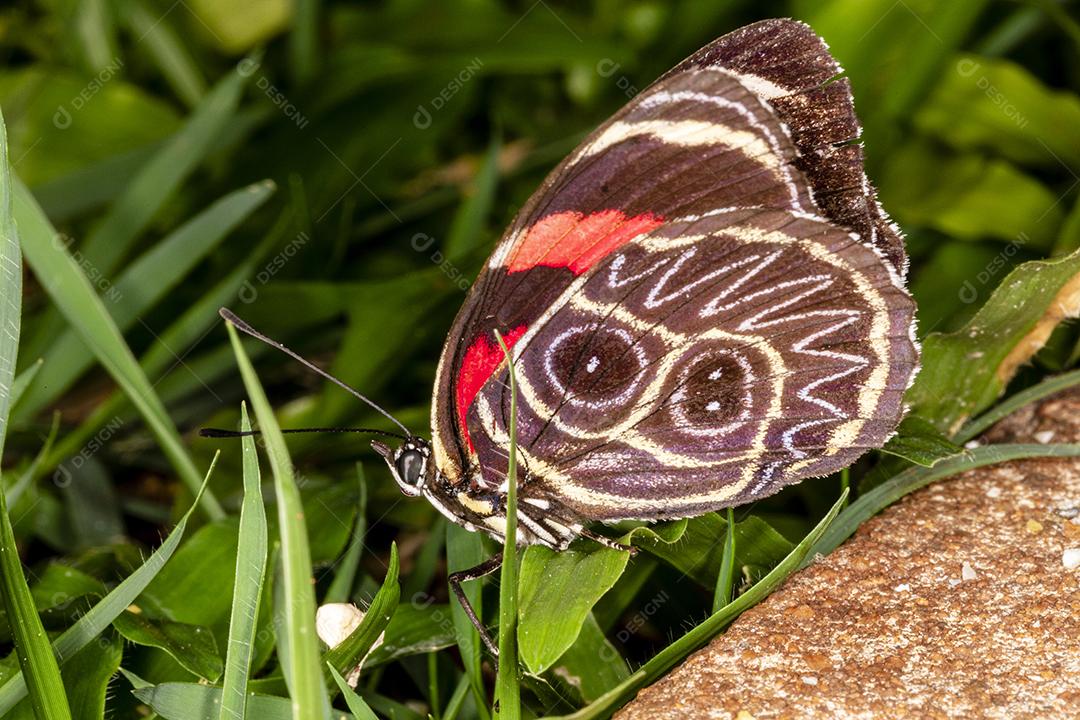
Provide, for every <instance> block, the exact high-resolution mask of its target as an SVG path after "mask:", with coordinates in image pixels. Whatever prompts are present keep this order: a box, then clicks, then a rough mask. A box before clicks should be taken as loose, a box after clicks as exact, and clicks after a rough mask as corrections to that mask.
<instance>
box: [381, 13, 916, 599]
mask: <svg viewBox="0 0 1080 720" xmlns="http://www.w3.org/2000/svg"><path fill="white" fill-rule="evenodd" d="M839 73H840V67H839V65H838V64H837V63H836V61H835V60H834V59H833V58H832V57H831V56H830V55H829V52H828V49H827V47H826V45H825V43H824V42H823V41H822V40H821V38H819V37H818V36H817V35H816V34H815V33H814V32H813V31H812V30H811V29H810V28H809V27H808V26H806V25H803V24H801V23H798V22H795V21H792V20H766V21H763V22H759V23H756V24H754V25H750V26H747V27H744V28H741V29H740V30H737V31H735V32H733V33H731V34H728V35H725V36H724V37H721V38H719V39H718V40H716V41H714V42H713V43H711V44H710V45H708V46H706V47H705V48H703V49H702V50H700V51H699V52H697V53H695V54H694V55H693V56H691V57H690V58H688V59H687V60H685V61H684V62H682V63H680V64H679V65H678V66H676V67H675V68H674V69H672V70H671V71H669V72H668V73H667V74H665V75H664V76H663V77H661V78H660V79H659V80H657V81H656V82H655V83H654V84H653V85H652V86H650V87H649V88H647V89H646V90H645V91H643V92H642V93H641V94H639V95H638V96H636V97H635V98H634V99H633V100H631V101H630V102H629V103H628V104H627V105H626V106H625V107H624V108H623V109H622V110H620V111H619V112H618V113H616V114H615V115H614V116H613V117H612V118H611V119H609V120H608V121H607V122H606V123H604V124H603V125H602V126H600V127H599V128H598V129H597V130H596V131H595V132H593V133H592V134H591V135H590V136H589V137H588V138H586V140H585V141H584V142H583V143H582V144H581V145H580V146H579V147H578V148H577V149H576V150H575V151H574V152H573V153H572V154H571V155H570V156H569V157H567V158H566V159H565V160H564V161H563V162H562V163H561V164H560V165H559V166H558V167H557V168H555V170H554V171H552V173H551V174H550V175H549V176H548V177H547V179H546V180H545V181H544V183H543V185H542V186H541V188H540V189H539V191H537V193H536V194H535V195H534V196H533V197H532V198H531V199H530V200H529V202H528V203H527V204H526V205H525V206H524V207H523V208H522V210H521V212H520V213H519V214H518V216H517V218H516V219H515V221H514V223H513V225H512V226H511V227H510V228H509V230H508V231H507V232H506V234H505V235H504V237H503V239H502V240H501V241H500V243H499V244H498V246H497V247H496V249H495V252H494V253H493V255H492V256H491V258H490V260H489V261H488V263H487V265H486V266H485V268H484V270H483V271H482V273H481V274H480V277H479V278H478V279H477V281H476V283H475V284H474V286H473V287H472V289H471V291H470V293H469V295H468V297H467V299H466V301H465V304H464V306H463V307H462V309H461V311H460V313H459V314H458V316H457V319H456V320H455V322H454V325H453V327H452V329H451V331H450V334H449V338H448V340H447V342H446V345H445V347H444V349H443V353H442V357H441V360H440V363H439V370H438V377H437V380H436V384H435V393H434V401H433V405H432V432H433V437H432V440H431V442H430V444H429V443H428V442H426V441H424V440H422V439H420V438H416V437H410V438H409V439H408V440H406V441H405V442H404V444H403V445H402V446H400V447H398V448H396V449H391V448H390V447H388V446H386V445H384V444H382V443H378V442H376V443H374V445H375V448H376V450H378V451H379V452H380V453H381V454H382V455H383V456H384V458H385V459H386V461H387V463H388V465H389V466H390V469H391V472H392V473H393V475H394V477H395V479H396V480H397V482H398V484H399V486H400V487H401V489H402V490H403V491H404V492H406V493H407V494H410V495H415V496H423V497H425V498H427V499H428V500H429V501H430V502H431V503H432V504H433V505H434V506H435V507H436V508H438V510H439V511H440V512H442V513H443V514H444V515H446V516H447V517H449V518H450V519H451V520H453V521H455V522H457V523H459V524H461V525H463V526H465V527H466V528H468V529H470V530H483V531H486V532H488V533H489V534H491V535H493V536H494V537H496V538H502V536H503V532H504V530H505V499H506V493H507V487H506V477H507V473H508V454H509V453H508V450H509V427H508V418H509V416H510V393H509V382H508V372H509V369H508V364H507V362H506V358H505V356H504V354H503V352H502V350H501V349H500V347H499V345H498V344H497V339H496V335H495V333H496V332H498V333H499V334H501V335H502V336H503V338H504V339H505V342H506V343H507V344H508V346H509V347H510V354H511V356H512V359H513V365H514V370H515V376H516V379H517V382H518V386H519V396H518V421H517V439H518V442H517V444H518V450H517V453H518V454H517V457H518V468H517V477H518V531H517V532H518V534H517V537H518V539H519V541H520V542H522V543H526V544H533V543H538V544H543V545H547V546H550V547H553V548H556V549H563V548H565V547H566V546H567V545H568V544H569V543H570V542H571V541H573V540H574V539H575V538H577V537H581V536H586V537H593V538H594V539H598V540H600V541H602V542H603V541H604V539H603V538H602V536H597V535H594V534H593V533H592V532H590V530H589V529H588V525H589V524H590V523H593V522H597V521H602V522H607V521H615V520H620V519H642V520H659V519H665V518H680V517H691V516H696V515H700V514H703V513H706V512H709V511H713V510H717V509H720V508H724V507H730V506H733V505H738V504H742V503H745V502H749V501H751V500H755V499H758V498H761V497H765V496H767V495H771V494H773V493H775V492H777V491H778V490H780V489H781V488H782V487H784V486H785V485H788V484H791V483H795V482H798V481H800V480H802V479H805V478H809V477H816V476H822V475H827V474H829V473H832V472H835V471H837V470H839V469H841V468H844V467H846V466H847V465H849V464H851V463H852V462H853V461H854V460H855V459H856V458H858V457H859V456H860V455H862V454H863V453H864V452H866V451H867V450H869V449H872V448H878V447H881V446H882V445H883V444H884V443H885V441H886V440H887V439H888V438H889V437H890V436H891V434H892V433H893V432H894V431H895V428H896V426H897V424H898V423H899V421H900V419H901V416H902V415H903V412H904V405H903V401H902V397H903V394H904V391H905V390H906V389H907V387H908V386H909V384H910V383H911V381H912V378H913V376H914V374H915V372H916V369H917V364H918V348H917V345H916V343H915V340H914V310H915V308H914V304H913V302H912V300H911V298H910V296H909V295H908V292H907V290H906V289H905V286H904V276H905V273H906V264H907V261H906V256H905V253H904V246H903V238H902V237H901V235H900V233H899V231H898V229H897V228H896V227H895V226H894V225H893V224H891V223H890V222H889V220H888V218H887V216H886V215H885V213H884V211H883V210H882V209H881V207H880V205H879V204H878V202H877V200H876V197H875V192H874V190H873V188H872V187H871V186H870V184H869V182H868V181H867V178H866V175H865V173H864V170H863V154H862V147H861V145H860V144H859V143H858V142H857V140H858V137H859V133H860V128H859V124H858V121H857V119H856V117H855V113H854V108H853V103H852V96H851V89H850V85H849V83H848V81H847V80H846V79H844V78H839V77H837V75H838V74H839ZM494 567H497V559H496V560H495V561H493V563H488V564H487V565H485V566H482V567H481V568H477V570H478V571H479V572H477V573H473V574H471V575H468V577H475V576H478V575H479V574H482V573H483V572H486V571H490V570H492V569H494ZM457 579H462V578H460V577H459V578H457ZM459 596H460V594H459Z"/></svg>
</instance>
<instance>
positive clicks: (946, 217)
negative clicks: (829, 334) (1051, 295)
mask: <svg viewBox="0 0 1080 720" xmlns="http://www.w3.org/2000/svg"><path fill="white" fill-rule="evenodd" d="M913 177H918V178H920V182H919V183H913V182H911V178H913ZM916 185H918V187H916ZM881 196H882V198H883V199H884V202H885V204H886V205H887V206H888V207H889V210H890V211H891V212H892V213H893V214H894V215H895V216H896V218H897V219H898V220H900V221H901V222H903V223H904V224H905V225H915V226H920V227H926V228H932V229H934V230H938V231H940V232H943V233H945V234H946V235H949V236H951V237H954V238H959V239H964V240H980V239H983V238H995V239H997V240H1002V241H1004V242H1007V243H1011V244H1012V246H1014V247H1013V248H1012V250H1002V255H1003V257H1002V261H1006V260H1008V259H1009V258H1010V257H1011V256H1012V255H1013V254H1014V253H1015V252H1016V251H1018V250H1020V249H1027V250H1029V251H1030V250H1043V251H1046V250H1049V249H1050V248H1051V247H1052V246H1053V244H1054V242H1055V240H1056V239H1057V236H1058V230H1059V228H1060V227H1061V222H1062V218H1063V215H1062V211H1061V208H1060V207H1059V203H1058V194H1057V193H1056V192H1054V191H1053V190H1051V189H1050V188H1048V187H1046V186H1045V185H1043V184H1042V183H1041V182H1040V181H1039V180H1037V179H1036V178H1035V177H1033V176H1031V175H1028V174H1026V173H1024V172H1023V171H1021V170H1020V169H1018V168H1017V167H1016V166H1015V165H1013V164H1011V163H1009V162H1007V161H1005V160H1001V159H997V158H986V157H982V156H979V155H960V156H954V155H950V154H949V153H948V152H947V151H944V150H942V149H941V148H940V146H936V145H932V144H930V143H927V142H925V141H912V142H909V143H907V144H906V145H904V146H903V147H902V148H900V149H898V151H897V152H896V153H895V154H894V155H893V159H892V161H891V162H890V163H889V165H888V167H887V168H886V169H885V172H884V175H883V177H882V180H881ZM991 269H993V268H991Z"/></svg>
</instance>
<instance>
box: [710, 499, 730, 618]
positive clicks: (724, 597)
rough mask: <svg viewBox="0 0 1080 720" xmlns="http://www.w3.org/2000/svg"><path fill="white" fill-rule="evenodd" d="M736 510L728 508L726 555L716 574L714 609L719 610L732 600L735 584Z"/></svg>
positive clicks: (725, 539) (725, 541)
mask: <svg viewBox="0 0 1080 720" xmlns="http://www.w3.org/2000/svg"><path fill="white" fill-rule="evenodd" d="M734 569H735V511H734V510H733V509H732V508H728V510H727V532H726V533H725V537H724V557H723V559H721V561H720V573H719V575H717V576H716V592H715V593H714V594H713V607H712V611H713V612H714V613H715V612H719V611H720V608H722V607H724V606H725V605H727V604H728V603H729V602H731V592H732V590H733V589H734V584H735V576H734V573H733V571H734Z"/></svg>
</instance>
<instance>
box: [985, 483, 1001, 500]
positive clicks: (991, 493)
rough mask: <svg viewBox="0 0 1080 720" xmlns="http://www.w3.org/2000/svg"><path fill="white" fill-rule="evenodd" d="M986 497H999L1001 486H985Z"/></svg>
mask: <svg viewBox="0 0 1080 720" xmlns="http://www.w3.org/2000/svg"><path fill="white" fill-rule="evenodd" d="M986 497H988V498H996V497H1001V488H999V487H998V486H997V485H991V486H990V487H988V488H986Z"/></svg>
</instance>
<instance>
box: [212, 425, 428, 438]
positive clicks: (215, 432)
mask: <svg viewBox="0 0 1080 720" xmlns="http://www.w3.org/2000/svg"><path fill="white" fill-rule="evenodd" d="M281 432H282V433H283V434H294V433H365V434H368V435H382V436H383V437H392V438H397V439H398V440H408V439H409V438H408V437H407V436H405V435H402V434H401V433H396V432H390V431H388V430H375V429H374V428H357V427H317V428H286V429H282V431H281ZM260 434H262V431H261V430H225V429H223V428H199V437H204V438H242V437H254V436H255V435H260Z"/></svg>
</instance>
